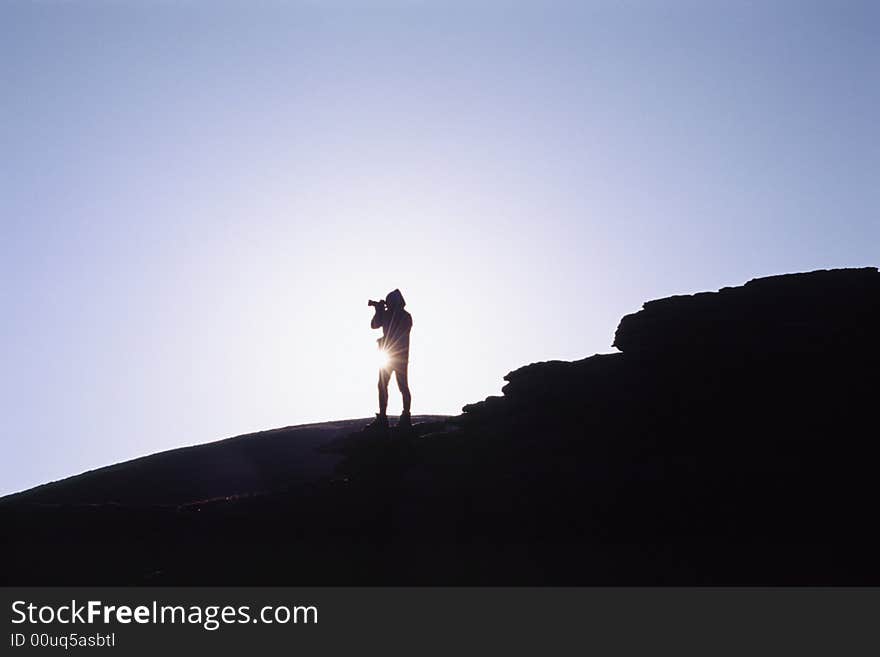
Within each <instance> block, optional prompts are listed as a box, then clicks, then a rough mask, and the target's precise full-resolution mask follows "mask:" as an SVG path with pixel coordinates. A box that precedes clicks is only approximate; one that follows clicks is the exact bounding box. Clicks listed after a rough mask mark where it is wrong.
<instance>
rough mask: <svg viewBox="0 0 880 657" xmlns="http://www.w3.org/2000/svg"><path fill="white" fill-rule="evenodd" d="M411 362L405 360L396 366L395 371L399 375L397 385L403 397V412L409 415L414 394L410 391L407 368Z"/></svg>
mask: <svg viewBox="0 0 880 657" xmlns="http://www.w3.org/2000/svg"><path fill="white" fill-rule="evenodd" d="M408 367H409V363H408V362H407V361H404V362H402V363H399V364H397V365H396V366H395V368H394V372H395V374H396V377H397V387H398V388H400V396H401V397H403V412H404V414H406V415H409V409H410V405H411V404H412V395H411V394H410V392H409V377H408V376H407V369H408Z"/></svg>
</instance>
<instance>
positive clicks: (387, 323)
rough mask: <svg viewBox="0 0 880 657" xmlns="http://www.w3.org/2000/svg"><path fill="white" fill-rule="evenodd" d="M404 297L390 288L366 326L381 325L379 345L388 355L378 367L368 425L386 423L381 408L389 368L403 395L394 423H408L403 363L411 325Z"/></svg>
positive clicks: (385, 400) (384, 405)
mask: <svg viewBox="0 0 880 657" xmlns="http://www.w3.org/2000/svg"><path fill="white" fill-rule="evenodd" d="M405 307H406V301H405V300H404V298H403V295H402V294H401V293H400V290H392V291H391V292H389V293H388V294H387V296H386V297H385V303H384V304H383V303H381V302H379V303H377V304H376V305H375V309H376V313H375V314H374V315H373V319H372V321H371V322H370V328H374V329H377V328H381V329H382V337H381V338H379V340H378V343H379V348H380V349H382V350H384V351H385V353H386V354H387V356H388V363H387V364H386V365H385V366H383V367H381V368H379V412H378V413H377V414H376V419H375V420H374V421H373V422H372V423H371V424H370V425H369V426H370V427H387V426H388V417H387V415H386V414H385V411H386V410H387V408H388V383H389V382H390V381H391V373H392V372H393V373H394V375H395V378H396V379H397V387H398V388H400V394H401V396H402V397H403V413H401V414H400V422H399V423H398V426H402V427H409V426H410V425H411V420H410V414H409V411H410V403H411V396H410V392H409V381H408V379H407V367H408V365H409V332H410V329H412V315H410V314H409V313H408V312H407V311H406V310H404V308H405Z"/></svg>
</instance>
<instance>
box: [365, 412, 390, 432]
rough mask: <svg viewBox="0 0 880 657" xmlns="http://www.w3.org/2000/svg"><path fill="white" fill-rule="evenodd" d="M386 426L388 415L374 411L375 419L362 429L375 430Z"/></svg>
mask: <svg viewBox="0 0 880 657" xmlns="http://www.w3.org/2000/svg"><path fill="white" fill-rule="evenodd" d="M387 428H388V416H387V415H383V414H381V413H376V419H375V420H373V421H372V422H370V423H369V424H368V425H367V426H365V427H364V431H377V430H384V429H387Z"/></svg>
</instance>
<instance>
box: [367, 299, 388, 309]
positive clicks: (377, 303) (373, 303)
mask: <svg viewBox="0 0 880 657" xmlns="http://www.w3.org/2000/svg"><path fill="white" fill-rule="evenodd" d="M367 305H368V306H373V307H374V308H381V309H382V310H385V299H379V300H378V301H373V300H372V299H370V300H369V301H367Z"/></svg>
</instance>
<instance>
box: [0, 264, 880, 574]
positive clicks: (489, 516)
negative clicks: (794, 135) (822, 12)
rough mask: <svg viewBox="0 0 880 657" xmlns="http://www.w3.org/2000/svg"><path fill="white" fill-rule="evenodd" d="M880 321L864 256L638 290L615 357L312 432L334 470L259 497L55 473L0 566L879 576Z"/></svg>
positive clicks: (10, 507)
mask: <svg viewBox="0 0 880 657" xmlns="http://www.w3.org/2000/svg"><path fill="white" fill-rule="evenodd" d="M878 327H880V274H878V272H877V270H876V269H873V268H871V269H851V270H833V271H821V272H811V273H807V274H791V275H786V276H774V277H770V278H763V279H756V280H753V281H750V282H748V283H747V284H745V285H743V286H741V287H735V288H725V289H723V290H720V291H719V292H713V293H701V294H695V295H692V296H679V297H670V298H668V299H661V300H657V301H651V302H648V303H646V304H645V305H644V308H643V309H642V310H641V311H639V312H637V313H634V314H632V315H628V316H626V317H624V318H623V320H622V321H621V323H620V326H619V328H618V330H617V334H616V336H615V345H616V346H617V347H618V348H619V349H620V353H612V354H602V355H595V356H591V357H589V358H585V359H583V360H579V361H575V362H561V361H551V362H546V363H533V364H531V365H527V366H525V367H522V368H520V369H517V370H515V371H513V372H510V373H509V374H508V375H507V376H506V377H505V380H506V381H507V383H506V385H505V386H504V388H503V396H493V397H489V398H488V399H486V400H485V401H483V402H478V403H475V404H469V405H467V406H465V407H464V411H465V412H464V413H463V415H461V416H459V417H458V418H453V419H443V418H434V419H432V420H431V421H429V422H422V423H420V424H416V426H415V427H414V431H413V433H412V434H408V433H407V434H396V435H395V434H394V433H393V432H392V434H390V435H385V434H383V435H381V436H370V435H364V434H362V433H355V434H352V435H342V434H338V435H336V436H335V437H334V438H333V440H329V441H324V442H323V443H322V447H321V453H322V454H324V455H330V456H332V457H333V458H335V459H337V462H338V465H337V467H336V470H335V472H334V474H333V475H332V476H326V477H312V478H309V479H303V478H301V477H300V478H297V477H293V476H291V478H290V480H289V482H287V483H284V482H282V481H280V479H279V477H280V476H281V474H282V472H281V471H279V469H278V464H277V462H276V463H275V466H274V467H273V469H272V470H271V472H272V484H271V485H270V486H269V487H268V488H266V487H264V489H262V490H259V491H253V492H252V493H250V494H247V495H237V496H233V497H230V498H229V499H226V498H221V499H214V500H206V501H201V502H196V503H192V502H189V503H185V504H176V505H173V506H170V505H169V506H134V505H132V504H130V503H129V504H127V505H120V504H113V505H107V504H90V505H88V506H82V505H76V506H69V505H68V506H66V507H65V506H58V503H59V501H61V500H63V499H64V498H65V497H66V496H69V498H70V499H71V500H73V499H76V500H94V499H95V498H94V497H93V495H94V494H95V493H97V492H99V493H100V497H102V498H103V499H105V500H106V501H109V500H122V499H131V496H130V495H129V496H128V498H126V495H127V494H126V493H125V491H124V488H125V486H126V482H125V481H123V480H121V479H118V478H117V479H113V480H112V486H113V487H114V490H113V491H108V490H107V485H108V482H109V481H111V480H108V479H106V477H105V478H104V479H90V478H89V475H85V476H84V477H83V478H81V479H80V480H78V481H77V482H76V485H75V486H73V485H72V484H71V485H70V486H67V485H66V484H65V483H64V482H61V483H59V484H56V485H55V486H54V487H52V489H51V491H50V492H51V495H52V496H53V497H54V500H55V503H54V504H53V505H49V506H47V505H45V504H42V505H38V506H35V505H34V504H33V503H32V501H30V500H33V499H42V500H44V501H45V500H46V499H47V498H46V494H47V492H46V491H43V493H41V494H40V495H41V496H37V497H35V496H34V495H31V496H30V497H29V496H28V495H20V496H17V497H12V498H5V499H4V500H3V501H0V526H2V527H3V530H2V533H3V535H2V536H0V539H2V540H3V541H4V544H5V545H6V546H8V547H7V553H8V554H9V555H10V556H9V557H8V559H7V567H6V569H5V572H4V573H3V575H4V577H5V578H6V579H7V580H9V581H10V583H24V584H37V583H77V582H80V583H82V582H88V583H95V584H99V583H100V584H127V583H155V584H186V583H190V584H196V583H201V584H283V583H287V584H293V583H296V584H875V585H876V584H880V566H878V560H877V558H876V555H877V554H878V553H880V539H878V534H877V530H876V528H875V527H876V523H875V522H874V520H873V518H874V516H875V515H876V507H877V503H878V493H880V491H878V484H877V481H878V477H877V472H876V470H877V467H878V464H880V444H878V439H877V433H878V432H877V420H876V406H877V372H878V371H880V341H878V339H877V334H878ZM294 435H295V434H290V435H288V439H293V438H294ZM410 436H414V437H410ZM279 440H282V442H283V439H282V438H279ZM265 444H266V445H270V444H271V443H270V442H266V443H265ZM233 446H234V445H233ZM236 449H239V448H238V447H236ZM273 450H275V451H274V452H273V453H274V454H276V455H277V454H282V453H289V454H292V453H293V452H289V451H286V450H287V448H285V447H284V446H283V445H281V444H278V445H275V446H274V447H273ZM258 451H259V450H258ZM218 453H219V452H218ZM190 456H192V455H190ZM264 456H265V454H264ZM253 458H256V455H254V456H253ZM172 461H173V459H172ZM123 465H125V464H123ZM193 467H194V466H193ZM123 471H124V470H123ZM293 471H294V470H293V469H292V470H291V472H293ZM163 472H166V471H165V470H163ZM143 475H144V473H143V472H141V473H140V474H139V476H140V477H141V479H140V480H139V481H143ZM216 483H218V482H214V484H212V485H215V484H216ZM282 484H283V485H282ZM139 485H141V484H139ZM37 490H39V489H37ZM60 540H64V542H65V545H66V549H65V551H64V552H63V553H59V551H58V550H57V548H56V546H57V545H58V542H59V541H60ZM96 545H101V546H105V545H113V546H114V550H113V551H111V552H110V555H111V556H109V557H108V556H107V554H108V552H107V550H102V551H101V552H100V553H99V552H97V551H96V550H95V549H94V548H95V546H96ZM99 554H100V556H98V555H99ZM114 554H118V555H121V556H118V557H114V556H112V555H114ZM10 564H14V567H12V566H11V565H10Z"/></svg>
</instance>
